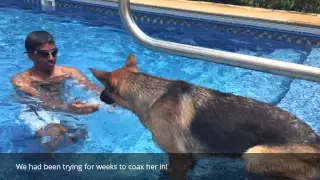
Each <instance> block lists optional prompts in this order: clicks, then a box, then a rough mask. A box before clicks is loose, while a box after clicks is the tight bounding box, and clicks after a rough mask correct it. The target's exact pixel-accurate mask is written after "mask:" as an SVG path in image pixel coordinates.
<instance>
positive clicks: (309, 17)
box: [88, 0, 320, 28]
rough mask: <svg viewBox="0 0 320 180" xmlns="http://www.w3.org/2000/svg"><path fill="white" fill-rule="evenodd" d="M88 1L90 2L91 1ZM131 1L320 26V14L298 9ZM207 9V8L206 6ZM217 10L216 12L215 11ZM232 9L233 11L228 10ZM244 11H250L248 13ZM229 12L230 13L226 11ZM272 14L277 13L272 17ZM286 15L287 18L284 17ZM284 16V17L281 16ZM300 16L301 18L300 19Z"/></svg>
mask: <svg viewBox="0 0 320 180" xmlns="http://www.w3.org/2000/svg"><path fill="white" fill-rule="evenodd" d="M89 1H91V2H94V1H101V2H112V3H115V4H117V1H118V0H89ZM89 1H88V2H89ZM131 3H132V4H134V5H139V6H144V7H153V8H164V9H167V10H170V9H171V10H172V9H174V10H175V11H184V12H193V13H201V14H207V15H217V16H224V17H230V18H238V19H248V20H256V21H267V22H274V23H281V24H288V25H297V26H305V27H314V28H320V14H315V13H302V12H296V11H284V10H273V9H265V8H257V7H249V6H238V5H229V4H220V3H212V2H199V1H189V0H161V1H158V2H156V1H155V0H148V1H147V2H144V1H143V0H131ZM204 7H206V8H207V10H205V8H204ZM213 10H215V11H216V12H213ZM228 10H232V11H228ZM244 11H250V14H255V15H254V16H253V15H249V14H248V13H246V12H244ZM225 12H228V13H225ZM270 13H271V14H275V15H273V16H275V17H273V18H272V17H270ZM283 15H285V16H286V17H285V19H284V18H283ZM280 17H282V18H280ZM298 17H299V19H298Z"/></svg>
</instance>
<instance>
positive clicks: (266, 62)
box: [118, 0, 320, 82]
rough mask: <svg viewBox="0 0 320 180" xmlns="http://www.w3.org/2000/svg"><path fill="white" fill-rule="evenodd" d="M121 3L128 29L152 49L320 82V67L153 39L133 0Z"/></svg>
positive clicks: (123, 18)
mask: <svg viewBox="0 0 320 180" xmlns="http://www.w3.org/2000/svg"><path fill="white" fill-rule="evenodd" d="M118 3H119V12H120V15H121V19H122V22H123V23H124V24H125V25H126V28H127V30H128V31H129V33H130V34H131V35H132V36H133V38H134V39H135V40H136V41H138V42H139V43H141V44H142V45H143V46H145V47H146V48H149V49H151V50H154V51H158V52H163V53H167V54H172V55H178V56H183V57H188V58H192V59H199V60H203V61H208V62H214V63H219V64H224V65H229V66H235V67H241V68H246V69H251V70H256V71H261V72H266V73H270V74H276V75H281V76H287V77H291V78H298V79H303V80H309V81H315V82H320V68H317V67H313V66H306V65H300V64H296V63H289V62H284V61H279V60H272V59H267V58H261V57H255V56H249V55H244V54H237V53H231V52H226V51H220V50H215V49H208V48H203V47H198V46H191V45H186V44H179V43H174V42H168V41H163V40H157V39H154V38H152V37H150V36H148V35H146V34H145V33H144V32H143V31H142V30H141V29H140V28H139V27H138V26H137V24H136V23H135V21H134V19H133V17H132V14H131V8H130V0H118Z"/></svg>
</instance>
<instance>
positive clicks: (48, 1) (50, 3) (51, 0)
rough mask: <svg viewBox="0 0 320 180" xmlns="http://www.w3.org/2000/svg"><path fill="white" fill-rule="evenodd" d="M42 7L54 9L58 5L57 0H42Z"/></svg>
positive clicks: (46, 9) (43, 8)
mask: <svg viewBox="0 0 320 180" xmlns="http://www.w3.org/2000/svg"><path fill="white" fill-rule="evenodd" d="M41 7H42V10H44V11H54V10H55V7H56V1H55V0H41Z"/></svg>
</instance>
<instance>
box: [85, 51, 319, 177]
mask: <svg viewBox="0 0 320 180" xmlns="http://www.w3.org/2000/svg"><path fill="white" fill-rule="evenodd" d="M89 70H90V71H91V72H92V73H93V74H94V76H95V77H96V78H97V80H99V81H100V82H101V83H102V84H103V85H104V87H105V89H104V91H103V92H102V93H101V95H100V99H101V101H103V102H105V103H106V104H114V103H115V104H116V105H119V106H121V107H123V108H126V109H128V110H130V111H132V112H133V113H135V114H136V115H137V116H138V118H139V119H140V121H141V123H142V124H143V125H144V126H145V127H146V128H147V129H148V130H150V131H151V133H152V138H153V141H154V142H155V143H156V144H157V145H158V146H159V147H160V148H161V149H162V150H164V151H165V152H166V153H167V154H168V156H169V168H168V170H167V173H169V177H170V179H177V180H178V179H179V180H180V179H187V172H188V170H189V169H191V168H192V167H194V165H195V163H196V161H197V160H199V158H201V157H205V156H197V155H200V154H201V155H210V156H213V157H214V156H220V155H222V156H226V157H232V158H242V159H243V160H244V164H245V169H246V170H247V172H249V173H253V174H257V175H262V176H263V177H266V178H270V177H271V178H276V179H278V178H280V179H296V180H316V179H320V138H319V136H318V135H317V134H316V133H315V132H314V131H313V130H312V129H311V128H310V127H309V126H308V125H307V124H306V123H305V122H303V121H302V120H300V119H298V118H297V117H296V116H295V115H293V114H291V113H289V112H287V111H285V110H282V109H280V108H279V107H277V106H274V105H271V104H267V103H264V102H260V101H257V100H254V99H250V98H246V97H241V96H236V95H233V94H229V93H223V92H219V91H216V90H212V89H208V88H204V87H200V86H197V85H193V84H190V83H188V82H185V81H181V80H168V79H164V78H160V77H155V76H151V75H148V74H145V73H141V72H138V67H137V62H136V58H135V56H134V55H133V54H130V55H129V57H128V59H127V61H126V63H125V65H124V66H123V67H121V68H119V69H117V70H114V71H112V72H105V71H101V70H97V69H93V68H89Z"/></svg>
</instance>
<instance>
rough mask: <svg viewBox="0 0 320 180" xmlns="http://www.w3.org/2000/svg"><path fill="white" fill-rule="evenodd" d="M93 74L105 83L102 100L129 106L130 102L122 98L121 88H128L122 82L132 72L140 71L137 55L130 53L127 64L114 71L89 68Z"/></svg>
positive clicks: (107, 102)
mask: <svg viewBox="0 0 320 180" xmlns="http://www.w3.org/2000/svg"><path fill="white" fill-rule="evenodd" d="M89 70H90V71H91V72H92V73H93V75H94V76H95V77H96V78H97V79H98V80H99V81H100V82H101V83H102V84H103V85H104V87H105V89H104V90H103V91H102V93H101V95H100V99H101V101H102V102H105V103H106V104H114V103H116V104H118V105H120V106H123V107H128V106H129V102H127V101H125V100H124V98H122V94H121V89H125V88H127V87H126V86H125V85H123V84H122V81H123V80H124V79H126V78H127V77H128V75H129V74H130V73H132V72H134V73H136V72H138V67H137V61H136V57H135V56H134V55H133V54H130V55H129V56H128V58H127V61H126V63H125V65H124V66H123V67H122V68H119V69H116V70H114V71H112V72H105V71H100V70H97V69H94V68H89Z"/></svg>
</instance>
